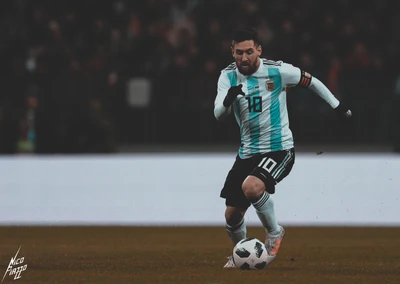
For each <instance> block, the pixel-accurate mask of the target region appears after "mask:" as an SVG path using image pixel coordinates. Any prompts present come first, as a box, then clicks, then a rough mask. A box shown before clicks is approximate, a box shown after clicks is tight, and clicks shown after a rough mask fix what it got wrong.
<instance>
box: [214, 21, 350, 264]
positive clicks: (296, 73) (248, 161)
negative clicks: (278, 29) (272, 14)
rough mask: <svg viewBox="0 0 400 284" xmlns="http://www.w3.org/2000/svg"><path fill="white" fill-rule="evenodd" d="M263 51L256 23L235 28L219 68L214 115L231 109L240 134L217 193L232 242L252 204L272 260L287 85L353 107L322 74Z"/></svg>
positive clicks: (285, 168)
mask: <svg viewBox="0 0 400 284" xmlns="http://www.w3.org/2000/svg"><path fill="white" fill-rule="evenodd" d="M261 52H262V47H261V45H260V43H259V40H258V39H257V32H256V31H255V30H254V29H251V28H248V29H243V30H238V31H236V32H235V34H234V38H233V41H232V55H233V58H234V60H235V62H233V63H232V64H230V65H229V66H228V67H226V68H225V69H223V70H222V71H221V74H220V77H219V80H218V90H217V96H216V98H215V104H214V115H215V117H216V119H217V120H223V119H225V118H226V117H227V116H228V115H229V114H230V113H231V112H232V111H233V113H234V115H235V118H236V121H237V123H238V125H239V128H240V135H241V145H240V148H239V152H238V155H237V157H236V160H235V162H234V164H233V166H232V168H231V170H230V171H229V173H228V175H227V177H226V180H225V184H224V186H223V188H222V190H221V194H220V196H221V197H222V198H225V204H226V210H225V220H226V230H227V232H228V236H229V238H230V239H231V241H232V244H233V245H236V244H237V243H238V242H239V241H240V240H242V239H244V238H246V224H245V222H244V215H245V213H246V211H247V209H248V208H249V207H250V206H251V205H252V206H253V207H254V209H255V210H256V213H257V215H258V217H259V219H260V221H261V223H262V225H263V226H264V228H265V231H266V239H265V246H266V248H267V251H268V254H269V255H270V256H271V258H272V260H273V259H275V257H276V255H277V253H278V250H279V247H280V245H281V242H282V239H283V236H284V234H285V230H284V228H283V227H282V226H280V225H279V224H278V222H277V219H276V216H275V211H274V202H273V199H272V196H271V195H272V194H274V193H275V186H276V184H277V183H279V182H280V181H281V180H282V179H284V178H285V177H286V176H287V175H288V174H289V173H290V171H291V169H292V167H293V164H294V161H295V151H294V144H293V136H292V132H291V131H290V129H289V119H288V113H287V108H286V89H287V88H289V87H295V86H298V87H302V88H309V89H311V90H312V91H313V92H315V93H316V94H317V95H319V96H320V97H321V98H322V99H324V100H325V101H326V102H327V103H328V104H329V105H330V106H331V107H332V109H334V110H335V112H336V114H337V115H338V118H339V119H344V120H346V119H349V118H350V117H351V116H352V113H351V111H350V110H349V109H348V108H346V107H345V106H344V105H343V104H341V103H340V102H339V101H338V99H337V98H336V97H335V96H334V95H333V94H332V93H331V92H330V91H329V89H328V88H327V87H326V86H325V85H324V84H323V83H322V82H321V81H320V80H318V79H317V78H315V77H312V76H311V75H310V74H309V73H307V72H305V71H303V70H301V69H299V68H298V67H295V66H293V65H291V64H288V63H284V62H282V61H272V60H267V59H264V58H260V56H261ZM272 260H271V261H272ZM231 267H235V265H234V263H233V260H232V257H231V256H230V257H228V262H227V263H226V264H225V266H224V268H231Z"/></svg>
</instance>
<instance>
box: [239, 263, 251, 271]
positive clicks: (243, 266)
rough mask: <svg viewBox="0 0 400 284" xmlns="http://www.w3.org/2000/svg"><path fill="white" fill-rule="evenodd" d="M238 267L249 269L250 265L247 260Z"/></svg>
mask: <svg viewBox="0 0 400 284" xmlns="http://www.w3.org/2000/svg"><path fill="white" fill-rule="evenodd" d="M240 269H243V270H249V269H250V265H249V264H248V263H247V262H245V263H243V264H242V265H241V266H240Z"/></svg>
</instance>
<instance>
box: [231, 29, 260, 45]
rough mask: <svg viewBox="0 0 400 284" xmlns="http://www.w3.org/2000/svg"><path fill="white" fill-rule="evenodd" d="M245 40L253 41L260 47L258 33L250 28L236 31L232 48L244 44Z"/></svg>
mask: <svg viewBox="0 0 400 284" xmlns="http://www.w3.org/2000/svg"><path fill="white" fill-rule="evenodd" d="M245 40H252V41H254V43H255V44H256V45H260V41H259V39H258V36H257V31H256V29H255V28H252V27H248V28H244V29H239V30H236V31H235V34H234V35H233V41H232V46H233V45H234V44H235V43H236V42H242V41H245Z"/></svg>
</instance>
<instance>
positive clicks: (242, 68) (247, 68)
mask: <svg viewBox="0 0 400 284" xmlns="http://www.w3.org/2000/svg"><path fill="white" fill-rule="evenodd" d="M236 66H237V67H238V69H239V72H240V73H242V74H243V75H246V76H248V75H251V74H253V73H254V72H256V67H257V63H256V62H255V63H253V64H251V63H250V62H249V63H247V65H243V63H238V62H236Z"/></svg>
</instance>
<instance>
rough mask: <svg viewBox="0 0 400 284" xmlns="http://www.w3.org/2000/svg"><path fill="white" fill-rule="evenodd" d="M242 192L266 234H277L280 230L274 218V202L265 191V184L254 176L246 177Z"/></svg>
mask: <svg viewBox="0 0 400 284" xmlns="http://www.w3.org/2000/svg"><path fill="white" fill-rule="evenodd" d="M269 186H271V187H272V186H275V185H273V184H270V185H269ZM243 192H244V195H245V196H246V197H247V199H248V200H249V201H250V202H251V204H252V205H253V207H254V209H255V210H256V213H257V216H258V218H259V219H260V221H261V223H262V224H263V226H264V228H265V230H266V232H267V233H268V234H272V235H276V234H279V232H280V230H281V229H280V227H279V225H278V222H277V220H276V217H275V209H274V202H273V200H272V196H271V194H269V193H268V192H267V191H266V185H265V183H264V182H263V181H262V180H261V179H260V178H258V177H256V176H248V177H247V178H246V180H245V181H244V182H243Z"/></svg>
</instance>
